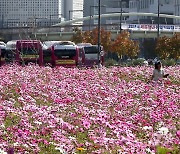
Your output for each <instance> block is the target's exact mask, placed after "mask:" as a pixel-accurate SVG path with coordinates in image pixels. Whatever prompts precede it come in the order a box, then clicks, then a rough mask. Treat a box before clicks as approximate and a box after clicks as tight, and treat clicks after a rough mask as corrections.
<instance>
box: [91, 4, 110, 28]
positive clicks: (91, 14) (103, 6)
mask: <svg viewBox="0 0 180 154" xmlns="http://www.w3.org/2000/svg"><path fill="white" fill-rule="evenodd" d="M93 7H99V6H97V5H95V6H94V5H91V6H90V15H89V31H90V30H91V17H92V14H91V10H92V9H91V8H93ZM100 7H106V5H101V6H100Z"/></svg>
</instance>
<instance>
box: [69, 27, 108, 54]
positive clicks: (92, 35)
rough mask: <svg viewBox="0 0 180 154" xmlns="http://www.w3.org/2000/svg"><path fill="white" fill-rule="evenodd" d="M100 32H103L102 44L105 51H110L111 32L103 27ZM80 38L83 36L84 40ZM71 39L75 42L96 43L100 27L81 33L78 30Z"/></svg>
mask: <svg viewBox="0 0 180 154" xmlns="http://www.w3.org/2000/svg"><path fill="white" fill-rule="evenodd" d="M100 33H101V45H102V46H103V48H104V50H105V51H109V49H110V47H111V32H108V31H106V30H104V29H103V28H102V29H101V31H100ZM79 38H82V40H81V39H79ZM71 40H72V41H73V42H75V43H77V42H78V43H82V42H83V43H91V44H94V45H96V44H98V29H97V28H95V29H93V30H92V31H85V32H81V33H80V32H79V31H77V32H76V34H74V36H73V37H72V39H71ZM79 41H81V42H79Z"/></svg>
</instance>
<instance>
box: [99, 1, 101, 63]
mask: <svg viewBox="0 0 180 154" xmlns="http://www.w3.org/2000/svg"><path fill="white" fill-rule="evenodd" d="M98 15H99V16H98V65H99V66H100V52H101V32H100V31H101V0H99V3H98Z"/></svg>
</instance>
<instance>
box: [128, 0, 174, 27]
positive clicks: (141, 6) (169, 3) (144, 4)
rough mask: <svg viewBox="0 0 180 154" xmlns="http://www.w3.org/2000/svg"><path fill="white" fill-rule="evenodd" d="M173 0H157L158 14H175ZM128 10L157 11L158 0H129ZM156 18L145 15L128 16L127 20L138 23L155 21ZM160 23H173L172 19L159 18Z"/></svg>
mask: <svg viewBox="0 0 180 154" xmlns="http://www.w3.org/2000/svg"><path fill="white" fill-rule="evenodd" d="M174 10H175V0H159V13H160V14H169V15H173V14H175V12H174ZM129 11H130V12H147V13H156V14H157V13H158V0H130V1H129ZM157 21H158V19H157V18H154V17H146V16H130V17H129V22H136V23H137V22H138V23H157ZM160 23H161V24H173V23H174V22H173V19H169V18H160Z"/></svg>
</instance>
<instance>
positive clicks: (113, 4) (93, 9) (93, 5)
mask: <svg viewBox="0 0 180 154" xmlns="http://www.w3.org/2000/svg"><path fill="white" fill-rule="evenodd" d="M98 4H99V0H84V12H83V15H84V17H86V16H90V17H92V16H93V15H97V14H98ZM121 6H122V8H121ZM121 10H122V12H129V0H101V14H107V13H120V12H121ZM119 22H120V17H112V18H104V19H101V24H102V26H103V25H105V24H106V25H107V24H119ZM122 22H125V18H122ZM97 24H98V20H97V19H95V20H90V21H85V22H84V25H87V27H86V29H89V30H90V29H92V28H95V27H96V26H97ZM88 25H89V27H88ZM106 28H107V27H106Z"/></svg>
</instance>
